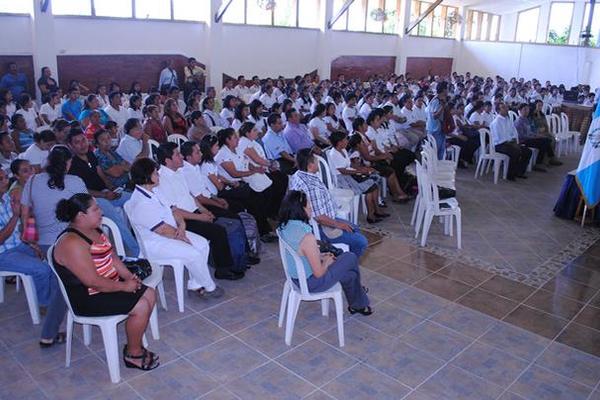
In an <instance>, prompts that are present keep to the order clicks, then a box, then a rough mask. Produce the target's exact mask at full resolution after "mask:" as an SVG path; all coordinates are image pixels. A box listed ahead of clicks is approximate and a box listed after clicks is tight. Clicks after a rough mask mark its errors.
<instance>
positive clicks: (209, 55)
mask: <svg viewBox="0 0 600 400" xmlns="http://www.w3.org/2000/svg"><path fill="white" fill-rule="evenodd" d="M209 2H210V14H209V18H208V19H207V21H206V33H207V34H206V46H205V48H206V55H205V57H204V60H205V61H206V63H207V66H206V67H207V71H206V86H207V87H208V86H214V87H215V89H216V90H217V93H220V92H221V89H222V88H223V71H225V68H224V65H223V58H222V56H221V55H222V54H223V53H224V52H225V51H227V49H225V48H224V46H222V43H223V20H221V21H219V22H215V14H216V13H217V11H218V10H219V7H221V2H222V0H209Z"/></svg>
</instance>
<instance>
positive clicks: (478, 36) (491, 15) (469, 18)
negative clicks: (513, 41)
mask: <svg viewBox="0 0 600 400" xmlns="http://www.w3.org/2000/svg"><path fill="white" fill-rule="evenodd" d="M474 13H478V14H479V18H478V21H477V31H478V32H477V34H476V35H475V39H471V37H472V35H471V33H472V28H473V25H472V22H473V14H474ZM484 16H485V17H486V18H487V33H486V36H487V38H486V39H482V35H481V34H482V32H481V27H482V26H483V19H484ZM494 17H498V26H497V27H496V32H495V35H492V33H493V32H492V20H493V19H494ZM465 23H466V24H467V25H466V28H465V34H464V38H463V39H464V40H472V41H480V42H498V41H499V38H500V24H501V23H502V15H500V14H494V13H491V12H487V11H481V10H473V9H470V10H469V12H468V13H467V18H466V21H465ZM515 33H516V32H515Z"/></svg>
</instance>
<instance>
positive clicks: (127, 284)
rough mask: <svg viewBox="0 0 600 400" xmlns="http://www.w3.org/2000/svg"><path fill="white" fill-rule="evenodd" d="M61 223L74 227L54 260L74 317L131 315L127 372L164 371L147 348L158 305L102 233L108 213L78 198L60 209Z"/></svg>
mask: <svg viewBox="0 0 600 400" xmlns="http://www.w3.org/2000/svg"><path fill="white" fill-rule="evenodd" d="M56 218H57V219H58V220H59V221H62V222H67V223H69V226H68V228H67V229H65V230H64V232H63V233H62V234H61V235H60V236H59V237H58V239H57V241H56V244H55V246H54V251H53V253H52V260H53V264H54V268H55V269H56V272H57V273H58V275H59V277H60V280H61V281H62V283H63V285H64V286H65V289H66V291H67V296H68V298H69V302H70V303H71V306H72V308H73V312H74V313H75V314H76V315H80V316H91V317H99V316H107V315H119V314H129V318H128V319H127V322H126V325H125V331H126V334H127V345H126V346H125V348H124V349H123V361H124V362H125V366H126V367H128V368H138V369H142V370H151V369H154V368H156V367H158V365H159V363H158V356H157V355H156V354H154V353H152V352H151V351H148V350H146V349H145V348H144V347H143V346H142V336H143V334H144V331H145V330H146V327H147V325H148V321H149V319H150V313H151V312H152V309H153V308H154V303H155V299H156V296H155V293H154V290H153V289H152V288H149V287H146V286H144V285H143V284H142V282H141V281H140V279H139V278H138V277H137V276H136V275H134V274H132V273H131V272H129V270H128V269H127V267H125V265H124V264H123V263H122V262H121V260H120V259H119V258H118V257H117V256H116V253H115V252H114V250H113V247H112V244H111V242H110V241H109V240H108V238H107V237H106V236H105V235H104V234H103V233H102V231H101V230H100V225H101V223H102V209H101V208H100V207H99V206H98V204H96V201H95V200H94V198H93V197H92V196H90V195H89V194H86V193H78V194H75V195H73V196H72V197H71V198H70V199H68V200H66V199H63V200H61V201H60V202H59V203H58V205H57V207H56Z"/></svg>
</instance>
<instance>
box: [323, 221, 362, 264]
mask: <svg viewBox="0 0 600 400" xmlns="http://www.w3.org/2000/svg"><path fill="white" fill-rule="evenodd" d="M336 221H339V222H345V223H346V224H348V225H350V226H351V227H352V232H346V231H342V234H341V235H340V236H338V237H336V238H333V239H332V238H328V237H327V235H326V234H325V232H324V231H323V229H322V228H321V238H322V239H323V240H326V241H327V242H329V243H343V244H347V245H348V246H349V247H350V251H351V252H352V253H354V254H356V257H357V258H360V256H362V255H363V253H364V252H365V250H366V249H367V246H368V245H369V242H368V241H367V238H366V237H365V236H364V235H363V234H362V233H360V228H359V227H358V226H357V225H354V224H353V223H351V222H349V221H346V220H344V219H340V218H336Z"/></svg>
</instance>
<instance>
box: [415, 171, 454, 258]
mask: <svg viewBox="0 0 600 400" xmlns="http://www.w3.org/2000/svg"><path fill="white" fill-rule="evenodd" d="M416 168H417V182H418V185H419V192H421V193H423V196H422V204H423V207H420V208H419V215H418V216H417V226H418V224H419V223H420V221H421V219H422V221H423V233H422V235H421V246H425V244H426V243H427V236H428V234H429V228H430V227H431V223H432V222H433V217H436V216H438V217H442V218H444V233H445V234H447V235H448V234H449V235H450V236H452V234H453V220H452V217H454V218H456V239H457V247H458V248H459V249H461V248H462V222H461V210H460V207H459V205H458V201H457V200H456V199H455V198H454V197H452V198H449V199H443V200H440V197H439V193H438V186H437V185H435V184H434V183H433V182H432V181H431V179H430V177H429V174H428V173H427V171H426V170H425V169H424V168H423V167H422V166H421V164H420V163H419V162H418V161H417V166H416ZM417 229H418V228H417ZM417 235H418V230H417Z"/></svg>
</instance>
